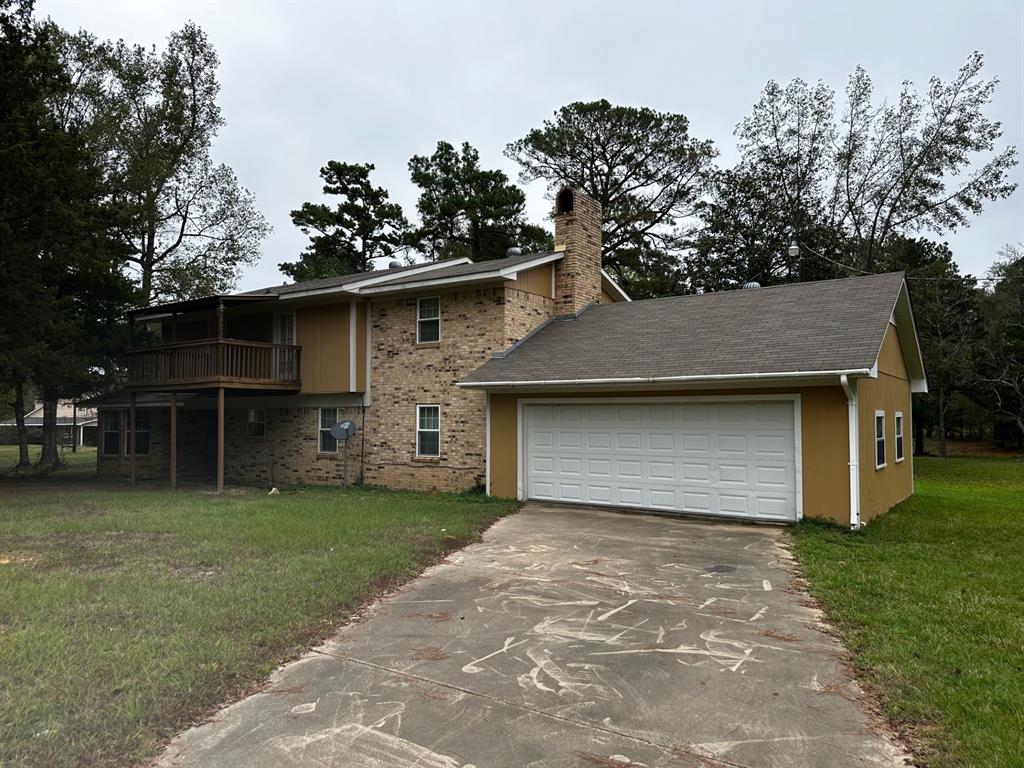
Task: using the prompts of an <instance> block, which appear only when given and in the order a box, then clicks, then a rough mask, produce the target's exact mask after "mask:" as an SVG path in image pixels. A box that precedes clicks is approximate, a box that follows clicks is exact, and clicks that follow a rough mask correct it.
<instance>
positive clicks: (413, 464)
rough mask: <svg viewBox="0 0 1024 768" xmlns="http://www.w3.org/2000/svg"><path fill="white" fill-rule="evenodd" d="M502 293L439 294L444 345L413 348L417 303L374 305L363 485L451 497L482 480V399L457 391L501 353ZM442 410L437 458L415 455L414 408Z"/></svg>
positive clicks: (476, 394) (400, 300) (480, 395)
mask: <svg viewBox="0 0 1024 768" xmlns="http://www.w3.org/2000/svg"><path fill="white" fill-rule="evenodd" d="M504 310H505V290H504V288H487V289H478V290H465V291H458V292H454V293H444V294H441V341H440V342H439V343H436V344H417V343H416V300H415V299H414V298H412V299H409V298H398V299H392V300H384V301H375V302H374V303H373V304H372V305H371V310H370V311H371V349H370V354H371V371H372V393H373V394H372V397H373V400H372V403H371V405H370V407H369V408H368V409H367V414H366V465H365V478H366V482H368V483H373V484H377V485H386V486H388V487H391V488H418V489H422V490H444V491H455V490H465V489H468V488H473V487H474V486H477V485H482V484H483V481H484V421H485V418H486V416H485V413H484V402H485V400H484V395H483V393H482V392H472V391H467V390H463V389H460V388H459V387H457V386H456V384H457V382H459V381H460V380H461V379H462V378H463V377H464V376H465V375H466V374H468V373H469V372H470V371H472V370H473V369H475V368H476V367H478V366H479V365H481V364H482V363H483V362H484V361H485V360H486V359H487V358H488V357H489V356H490V355H491V354H492V353H494V352H496V351H499V350H501V349H504V348H505V347H506V346H507V344H506V343H505V320H504V318H505V311H504ZM417 404H420V405H435V404H436V405H440V406H441V456H440V458H439V459H432V458H420V457H417V456H416V405H417Z"/></svg>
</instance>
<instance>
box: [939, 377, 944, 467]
mask: <svg viewBox="0 0 1024 768" xmlns="http://www.w3.org/2000/svg"><path fill="white" fill-rule="evenodd" d="M939 456H941V457H942V458H943V459H944V458H946V388H945V387H939Z"/></svg>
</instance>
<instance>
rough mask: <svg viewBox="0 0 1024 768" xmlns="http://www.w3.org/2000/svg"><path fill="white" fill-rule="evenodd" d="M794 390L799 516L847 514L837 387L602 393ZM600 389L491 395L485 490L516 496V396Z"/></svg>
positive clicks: (844, 518) (839, 518)
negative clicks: (487, 484) (799, 461)
mask: <svg viewBox="0 0 1024 768" xmlns="http://www.w3.org/2000/svg"><path fill="white" fill-rule="evenodd" d="M759 394H762V395H763V394H799V395H800V408H801V420H800V423H801V442H802V444H803V498H804V502H803V503H804V516H805V517H820V518H828V519H830V520H834V521H835V522H837V523H839V524H841V525H846V524H848V523H849V520H850V482H849V478H850V475H849V466H848V455H847V451H848V446H849V437H848V432H847V427H848V422H847V419H848V415H847V407H846V397H845V395H844V394H843V391H842V389H841V388H840V387H802V388H798V389H771V388H763V389H761V388H758V389H742V390H728V391H725V390H707V391H700V390H692V391H689V390H688V391H664V390H661V391H651V392H616V393H607V396H608V397H613V398H618V397H672V396H695V395H703V396H708V395H711V396H726V395H744V396H748V395H749V396H751V397H755V396H756V395H759ZM599 396H600V394H597V393H593V392H588V393H574V394H565V395H559V394H543V395H514V394H509V395H505V394H492V395H491V473H490V474H491V494H492V495H494V496H507V497H512V498H514V497H515V496H516V471H517V456H516V450H517V445H516V444H517V429H518V425H517V411H518V403H519V401H520V400H527V399H536V398H539V397H599Z"/></svg>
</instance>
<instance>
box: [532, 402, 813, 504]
mask: <svg viewBox="0 0 1024 768" xmlns="http://www.w3.org/2000/svg"><path fill="white" fill-rule="evenodd" d="M793 408H794V404H793V401H791V400H779V401H757V402H754V401H749V402H748V401H720V402H719V401H716V402H706V401H688V402H650V403H643V404H638V403H617V402H609V403H585V404H558V405H554V404H552V405H548V404H544V405H527V406H525V414H524V422H525V433H526V440H525V446H524V450H525V453H526V455H525V457H524V460H525V464H524V466H525V475H526V476H525V485H526V495H527V497H528V498H531V499H539V500H546V501H564V502H576V503H580V504H607V505H611V506H618V507H647V508H651V509H664V510H672V511H679V512H694V513H700V514H708V515H721V516H729V517H743V518H750V519H756V520H784V521H785V520H796V519H797V493H796V450H797V448H796V441H795V433H794V424H793Z"/></svg>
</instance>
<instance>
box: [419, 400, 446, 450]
mask: <svg viewBox="0 0 1024 768" xmlns="http://www.w3.org/2000/svg"><path fill="white" fill-rule="evenodd" d="M416 455H417V456H426V457H429V458H437V457H438V456H440V455H441V406H439V405H417V406H416Z"/></svg>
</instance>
